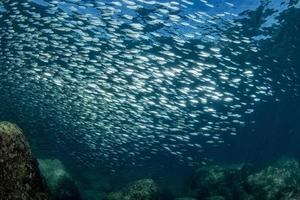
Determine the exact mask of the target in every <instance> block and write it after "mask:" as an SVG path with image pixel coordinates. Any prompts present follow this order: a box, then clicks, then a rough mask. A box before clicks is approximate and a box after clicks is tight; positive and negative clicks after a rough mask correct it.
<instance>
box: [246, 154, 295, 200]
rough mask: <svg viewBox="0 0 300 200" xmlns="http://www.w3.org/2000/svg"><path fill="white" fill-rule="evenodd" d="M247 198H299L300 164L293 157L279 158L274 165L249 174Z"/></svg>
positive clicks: (289, 199)
mask: <svg viewBox="0 0 300 200" xmlns="http://www.w3.org/2000/svg"><path fill="white" fill-rule="evenodd" d="M247 184H248V190H249V191H248V192H249V193H250V194H251V197H250V198H249V200H256V199H257V200H258V199H264V200H296V199H300V166H299V162H298V161H297V160H295V159H287V158H284V159H280V160H279V161H277V162H276V163H275V164H274V165H272V166H269V167H267V168H266V169H263V170H261V171H260V172H258V173H256V174H253V175H250V176H249V177H248V180H247Z"/></svg>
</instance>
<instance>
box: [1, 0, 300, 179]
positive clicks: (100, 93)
mask: <svg viewBox="0 0 300 200" xmlns="http://www.w3.org/2000/svg"><path fill="white" fill-rule="evenodd" d="M298 19H300V1H299V0H290V1H286V0H261V1H260V0H251V1H250V0H240V1H237V0H228V1H225V0H197V1H196V0H194V1H192V0H176V1H175V0H174V1H169V0H151V1H144V0H116V1H96V0H62V1H57V0H43V1H42V0H22V1H16V0H3V1H1V3H0V38H1V43H0V45H1V50H0V66H1V72H0V89H1V93H0V99H1V101H0V102H1V104H0V120H6V121H12V122H15V123H17V124H19V125H20V127H21V128H22V129H23V130H24V133H25V135H26V137H27V138H28V140H29V143H30V144H31V148H32V149H33V152H34V154H35V155H36V156H37V157H38V158H58V159H60V160H62V161H63V162H64V163H65V165H66V166H67V167H68V168H69V170H70V171H72V172H73V173H74V174H78V176H79V177H78V179H84V178H83V176H84V175H82V176H80V173H79V172H82V170H84V171H85V172H86V173H88V172H89V171H90V172H91V173H94V172H95V171H97V172H99V173H100V172H101V173H103V174H109V175H110V176H111V177H112V179H113V177H115V178H116V177H117V179H118V180H123V179H124V182H126V181H128V180H130V179H135V178H136V177H144V176H150V177H154V178H155V179H157V180H160V181H161V182H163V183H165V184H168V182H174V180H178V179H179V177H180V178H181V179H183V180H184V178H185V177H187V176H188V174H190V173H191V172H192V170H193V169H194V168H196V167H199V166H202V165H207V164H211V163H225V164H230V163H241V162H251V163H255V164H257V165H264V164H267V163H269V162H272V161H273V160H275V159H277V158H279V157H281V156H286V155H289V156H294V157H298V158H299V157H300V153H299V152H300V147H299V145H298V144H299V142H300V137H299V132H300V121H299V119H300V97H299V94H300V93H299V89H300V79H299V75H300V67H299V64H300V30H299V28H300V20H298Z"/></svg>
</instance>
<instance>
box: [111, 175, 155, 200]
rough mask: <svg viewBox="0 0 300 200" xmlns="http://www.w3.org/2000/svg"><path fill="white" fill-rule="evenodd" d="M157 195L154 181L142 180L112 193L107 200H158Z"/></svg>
mask: <svg viewBox="0 0 300 200" xmlns="http://www.w3.org/2000/svg"><path fill="white" fill-rule="evenodd" d="M157 193H158V189H157V186H156V184H155V183H154V181H153V180H151V179H142V180H138V181H135V182H133V183H130V184H129V185H128V186H127V187H124V188H122V189H121V190H119V191H116V192H112V193H110V194H109V195H108V196H107V198H106V200H156V199H157Z"/></svg>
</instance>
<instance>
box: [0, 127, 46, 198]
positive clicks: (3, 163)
mask: <svg viewBox="0 0 300 200" xmlns="http://www.w3.org/2000/svg"><path fill="white" fill-rule="evenodd" d="M1 197H5V200H16V199H22V200H38V199H43V200H47V199H49V198H48V195H47V190H46V186H45V184H44V182H43V179H42V177H41V175H40V172H39V169H38V165H37V162H36V159H35V158H34V157H33V155H32V153H31V150H30V147H29V144H28V142H27V141H26V139H25V136H24V135H23V133H22V130H21V129H20V128H19V127H18V126H17V125H15V124H12V123H10V122H0V198H1Z"/></svg>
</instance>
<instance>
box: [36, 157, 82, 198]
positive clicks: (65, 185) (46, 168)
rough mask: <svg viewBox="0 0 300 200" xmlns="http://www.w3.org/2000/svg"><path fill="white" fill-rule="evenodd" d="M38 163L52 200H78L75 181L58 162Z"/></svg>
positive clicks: (45, 161)
mask: <svg viewBox="0 0 300 200" xmlns="http://www.w3.org/2000/svg"><path fill="white" fill-rule="evenodd" d="M38 162H39V168H40V170H41V173H42V175H43V177H44V178H45V181H46V183H47V186H48V188H49V191H50V194H51V196H52V198H53V199H54V200H80V193H79V190H78V188H77V186H76V184H75V181H74V180H73V179H72V177H71V175H70V174H69V173H68V172H67V171H66V169H65V167H64V166H63V164H62V162H61V161H60V160H58V159H44V160H39V161H38Z"/></svg>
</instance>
